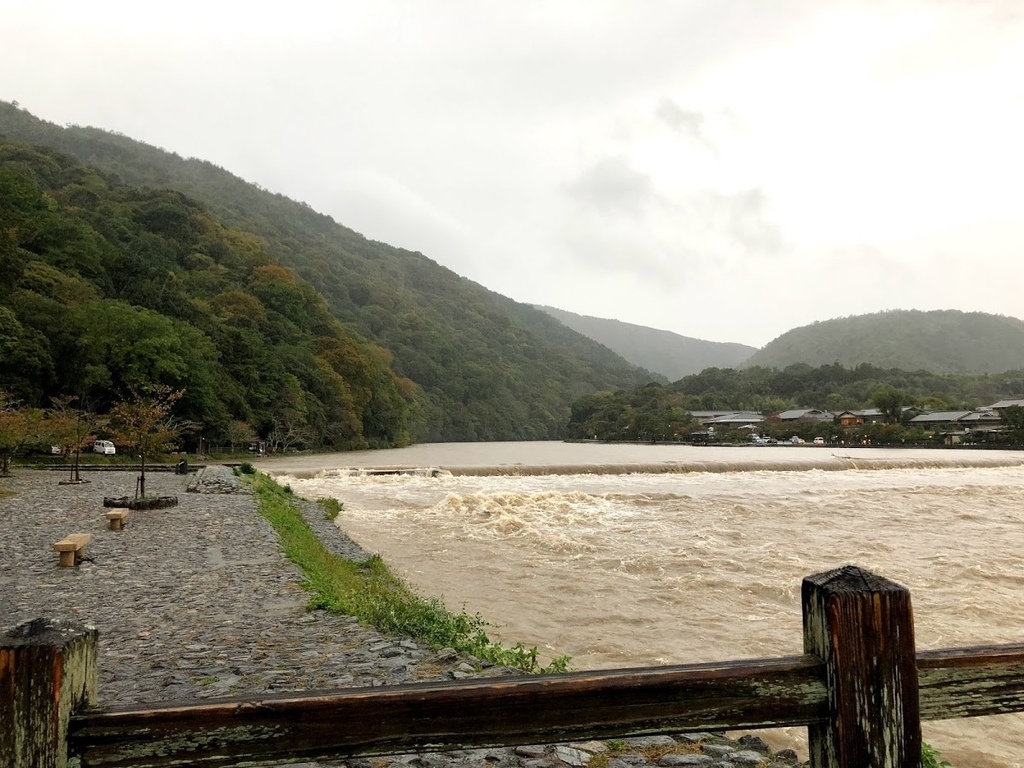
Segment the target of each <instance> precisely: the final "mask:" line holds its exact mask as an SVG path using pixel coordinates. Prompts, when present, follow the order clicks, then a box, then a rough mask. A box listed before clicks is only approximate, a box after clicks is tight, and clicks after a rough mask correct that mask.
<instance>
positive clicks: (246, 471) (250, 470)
mask: <svg viewBox="0 0 1024 768" xmlns="http://www.w3.org/2000/svg"><path fill="white" fill-rule="evenodd" d="M235 469H236V470H237V472H238V474H240V475H255V474H256V467H254V466H253V465H252V464H250V463H249V462H248V461H243V462H242V463H241V464H239V465H238V466H237V467H236V468H235Z"/></svg>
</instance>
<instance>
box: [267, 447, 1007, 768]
mask: <svg viewBox="0 0 1024 768" xmlns="http://www.w3.org/2000/svg"><path fill="white" fill-rule="evenodd" d="M1022 463H1024V454H1021V453H1017V452H1014V453H1002V452H1000V453H995V452H991V453H990V452H986V453H979V452H971V453H966V452H964V453H962V452H947V451H914V452H911V451H863V450H862V451H857V452H856V453H854V454H849V455H847V456H842V457H837V456H834V455H833V454H832V453H831V452H830V451H828V450H826V449H812V448H741V449H721V448H705V449H700V448H689V447H677V446H598V445H567V444H560V443H559V444H549V443H526V444H523V443H520V444H459V445H440V446H430V445H425V446H416V447H414V448H412V449H404V450H403V451H389V452H363V453H360V454H335V455H333V456H319V457H303V458H301V459H298V460H295V459H292V460H288V461H287V463H286V462H280V463H275V462H268V463H267V464H265V465H264V468H266V469H269V470H271V471H273V472H274V473H275V474H279V473H285V474H284V476H283V477H281V478H280V479H281V480H282V481H286V482H289V483H291V485H292V487H293V489H294V490H295V491H296V492H297V493H299V494H301V495H303V496H306V497H310V498H316V497H318V496H334V497H336V498H338V499H339V500H341V501H342V502H344V504H345V511H344V512H343V514H342V515H341V516H340V517H339V520H338V523H339V525H340V526H341V528H342V529H344V530H345V531H346V532H347V533H348V534H349V535H350V536H352V538H354V539H355V540H356V541H358V542H359V543H360V544H361V545H362V546H363V547H364V548H365V549H367V550H369V551H371V552H379V553H380V554H382V555H383V556H384V558H385V559H386V560H387V562H388V563H389V564H390V565H391V566H392V567H393V568H394V569H395V570H396V571H397V572H399V573H400V574H401V575H402V576H404V577H405V578H406V579H407V580H408V581H409V582H410V583H411V584H412V585H413V586H414V587H415V588H416V589H418V590H419V591H420V592H422V593H424V594H431V595H439V596H442V597H443V598H444V599H445V602H446V603H447V604H448V605H449V607H451V608H453V609H459V608H461V607H464V608H465V609H466V610H468V611H469V612H479V613H481V614H483V615H484V617H485V618H487V619H488V620H489V621H491V622H493V624H494V625H495V626H494V628H493V629H494V631H493V632H491V634H492V635H494V636H496V637H497V638H500V639H502V640H503V641H506V642H518V641H523V642H525V643H527V644H530V645H533V644H536V645H538V646H540V648H541V649H542V650H543V651H545V652H546V653H547V655H548V656H551V655H557V654H563V653H566V654H569V655H571V656H572V657H573V665H574V666H575V667H576V668H579V669H593V668H611V667H623V666H640V665H651V664H668V663H689V662H700V661H711V660H724V659H733V658H750V657H758V656H777V655H783V654H796V653H800V652H801V651H802V641H801V617H800V583H801V580H802V578H803V577H804V576H807V575H809V574H811V573H816V572H819V571H823V570H827V569H830V568H834V567H838V566H840V565H845V564H848V563H852V564H856V565H860V566H863V567H866V568H869V569H871V570H873V571H876V572H877V573H880V574H882V575H884V576H886V577H888V578H891V579H894V580H896V581H898V582H900V583H903V584H905V585H906V586H908V587H909V588H910V590H911V594H912V597H913V601H914V612H915V618H916V635H917V644H918V647H919V648H940V647H952V646H963V645H976V644H989V643H999V642H1022V641H1024V600H1022V599H1021V598H1022V597H1024V505H1022V499H1024V466H1022ZM400 465H403V466H441V467H449V468H452V467H454V468H456V471H459V472H462V473H469V474H458V475H452V476H441V477H423V476H402V475H387V476H369V477H348V476H346V477H339V476H337V475H338V473H332V472H330V468H331V467H340V466H364V467H365V466H380V467H383V466H392V467H393V466H400ZM856 467H873V468H872V469H863V468H860V469H858V468H856ZM881 467H887V468H886V469H881ZM570 468H571V473H569V472H570ZM321 470H324V471H321ZM633 470H640V471H639V472H636V473H632V474H630V473H629V472H631V471H633ZM697 470H702V471H697ZM723 470H728V471H723ZM837 470H845V471H837ZM552 471H554V472H557V474H544V473H546V472H552ZM497 472H501V473H506V474H494V473H497ZM925 728H926V732H925V736H926V739H928V740H929V741H930V742H931V743H933V744H934V745H935V746H936V747H938V748H939V749H940V750H942V751H943V753H944V756H945V757H946V758H947V759H949V760H951V761H952V762H953V763H954V765H955V766H957V767H958V768H962V767H963V766H977V767H985V766H1014V767H1022V766H1024V757H1021V756H1020V755H1019V754H1018V753H1019V752H1020V751H1021V748H1020V746H1019V745H1020V743H1021V742H1022V741H1024V717H1022V716H1017V715H1014V716H1002V717H998V718H982V719H975V720H960V721H949V722H946V723H932V724H926V725H925ZM799 731H800V729H795V730H794V732H793V733H790V734H782V735H780V734H774V736H775V738H770V740H772V741H773V743H774V745H775V746H776V748H781V746H783V745H786V744H788V743H790V741H792V740H794V739H796V740H799V738H800V737H801V736H802V734H801V733H800V732H799ZM976 745H977V746H976ZM978 747H980V748H978Z"/></svg>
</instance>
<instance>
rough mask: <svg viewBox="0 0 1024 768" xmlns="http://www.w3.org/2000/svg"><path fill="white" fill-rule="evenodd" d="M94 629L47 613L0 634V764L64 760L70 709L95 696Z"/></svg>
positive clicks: (20, 766)
mask: <svg viewBox="0 0 1024 768" xmlns="http://www.w3.org/2000/svg"><path fill="white" fill-rule="evenodd" d="M97 635H98V633H97V632H96V629H95V628H94V627H84V626H81V625H78V624H71V623H68V622H62V621H51V620H49V619H35V620H34V621H30V622H27V623H25V624H21V625H19V626H17V627H15V628H14V629H12V630H9V631H8V632H6V633H4V634H3V635H0V766H3V768H64V767H65V766H66V765H67V759H68V738H67V734H68V720H69V718H70V717H71V712H72V710H73V709H78V708H80V707H84V706H86V705H88V704H89V703H90V702H95V700H96V673H97V664H96V641H97Z"/></svg>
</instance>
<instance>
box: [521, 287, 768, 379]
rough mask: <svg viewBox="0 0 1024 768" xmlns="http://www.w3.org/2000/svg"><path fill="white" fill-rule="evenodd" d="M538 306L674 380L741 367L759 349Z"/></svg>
mask: <svg viewBox="0 0 1024 768" xmlns="http://www.w3.org/2000/svg"><path fill="white" fill-rule="evenodd" d="M537 309H540V310H543V311H544V312H547V313H548V314H549V315H551V316H552V317H554V318H556V319H558V320H560V321H561V322H563V323H565V325H567V326H568V327H569V328H572V329H573V330H574V331H576V332H578V333H582V334H583V335H584V336H586V337H588V338H591V339H593V340H594V341H597V342H599V343H600V344H603V345H604V346H606V347H608V348H609V349H610V350H612V351H613V352H616V353H618V354H619V355H621V356H622V357H623V358H624V359H626V360H627V361H628V362H630V363H632V364H633V365H638V366H640V367H641V368H646V369H647V370H649V371H654V372H655V373H660V374H662V375H663V376H666V377H667V378H668V379H669V380H670V381H675V380H677V379H681V378H683V377H684V376H689V375H690V374H693V373H700V372H701V371H703V370H704V369H705V368H737V367H739V366H740V365H741V364H743V362H744V361H746V360H747V359H748V358H749V357H750V356H751V355H752V354H754V353H755V352H757V348H756V347H749V346H747V345H746V344H737V343H732V342H720V341H705V340H703V339H694V338H691V337H689V336H681V335H679V334H678V333H673V332H672V331H663V330H659V329H657V328H647V327H645V326H642V325H634V324H632V323H624V322H621V321H619V320H609V319H605V318H600V317H590V316H588V315H577V314H575V313H573V312H567V311H566V310H564V309H556V308H554V307H545V306H539V305H538V306H537Z"/></svg>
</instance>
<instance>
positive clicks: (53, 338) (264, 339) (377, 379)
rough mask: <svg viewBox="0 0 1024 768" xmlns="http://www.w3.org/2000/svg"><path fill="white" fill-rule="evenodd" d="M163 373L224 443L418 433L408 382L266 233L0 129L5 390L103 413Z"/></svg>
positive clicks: (0, 363) (372, 441) (0, 378)
mask: <svg viewBox="0 0 1024 768" xmlns="http://www.w3.org/2000/svg"><path fill="white" fill-rule="evenodd" d="M154 384H164V385H168V386H170V387H173V388H174V389H184V390H185V397H184V399H183V400H182V402H181V406H180V414H179V415H180V416H181V417H182V418H184V419H187V420H190V421H193V422H197V423H198V424H201V425H202V432H201V433H200V434H201V435H203V436H204V437H206V438H207V439H208V440H213V441H216V442H225V443H227V442H242V443H247V442H248V441H249V440H250V439H252V438H253V437H254V436H255V435H256V433H257V432H258V433H259V434H260V435H261V436H263V437H267V438H270V439H271V440H272V441H273V442H274V443H275V444H276V445H277V446H278V447H287V446H299V445H302V446H325V447H332V448H356V447H365V446H391V445H396V444H401V443H404V442H407V441H408V440H409V425H410V415H411V414H412V413H413V410H414V407H415V386H414V385H413V384H412V382H410V381H408V380H403V379H401V378H400V377H398V376H397V375H395V373H394V372H393V371H392V370H390V369H389V367H388V355H387V353H386V352H385V351H384V350H382V349H381V348H379V347H377V346H376V345H374V344H371V343H369V342H367V341H366V340H364V339H362V338H360V337H359V336H357V335H354V334H352V333H351V332H350V331H348V330H346V329H345V328H344V327H343V326H342V324H341V323H340V322H338V321H337V320H336V319H334V318H333V317H331V315H330V313H329V312H328V311H327V306H326V304H325V302H324V300H323V298H322V297H321V296H320V295H319V294H317V292H316V291H315V290H314V289H313V288H312V287H311V286H309V285H308V284H306V283H304V282H303V281H302V280H301V279H300V278H298V277H297V276H296V275H295V273H294V272H292V271H291V270H289V269H287V268H285V267H282V266H281V265H280V264H279V263H277V262H276V261H275V260H274V259H273V258H272V257H271V256H270V255H269V254H268V253H267V252H266V249H265V248H264V247H263V244H262V243H261V242H260V241H259V239H258V238H255V237H253V236H252V235H250V234H247V233H245V232H241V231H238V230H233V229H228V228H226V227H224V226H222V225H221V224H220V223H218V222H217V221H216V220H214V219H213V218H211V217H210V216H209V215H208V214H206V213H205V212H204V211H203V210H202V208H201V207H200V206H199V205H197V204H196V203H194V202H193V201H191V200H189V199H188V198H186V197H185V196H183V195H181V194H180V193H178V192H172V191H168V190H152V189H145V190H138V189H134V188H131V187H128V186H125V185H123V184H121V183H120V182H119V181H117V180H116V179H115V178H114V177H112V176H109V175H106V174H103V173H102V172H99V171H97V170H95V169H92V168H88V167H85V166H83V165H81V164H80V163H78V161H77V160H75V159H74V158H72V157H69V156H68V155H65V154H62V153H58V152H56V151H54V150H51V149H47V148H36V147H31V146H29V145H26V144H21V143H17V142H12V141H8V140H3V139H0V390H6V391H7V392H8V393H10V394H11V395H12V396H13V397H15V398H16V399H17V400H19V401H20V402H22V403H24V404H26V405H30V406H47V405H49V404H50V398H51V397H53V396H57V395H73V396H76V397H78V398H80V401H81V402H82V403H84V404H85V405H86V407H87V408H89V409H90V410H94V411H97V412H100V413H103V412H106V411H107V410H108V409H109V407H110V406H111V405H112V404H113V402H115V401H116V400H117V399H120V398H124V397H127V396H129V395H130V393H131V392H133V391H135V392H137V391H142V390H144V389H145V388H146V387H147V386H150V385H154Z"/></svg>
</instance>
